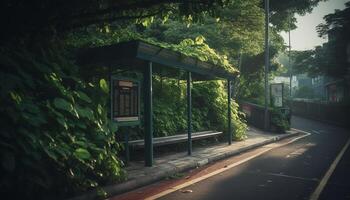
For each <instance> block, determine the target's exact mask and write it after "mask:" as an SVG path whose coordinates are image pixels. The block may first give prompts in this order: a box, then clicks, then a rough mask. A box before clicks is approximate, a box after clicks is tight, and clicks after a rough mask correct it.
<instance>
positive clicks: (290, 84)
mask: <svg viewBox="0 0 350 200" xmlns="http://www.w3.org/2000/svg"><path fill="white" fill-rule="evenodd" d="M290 24H291V19H290V16H289V23H288V25H289V30H288V42H289V45H288V47H289V52H288V65H289V70H290V73H289V76H290V77H289V96H290V100H292V79H293V67H292V65H291V64H290V53H291V49H292V46H291V42H290V27H291V26H290Z"/></svg>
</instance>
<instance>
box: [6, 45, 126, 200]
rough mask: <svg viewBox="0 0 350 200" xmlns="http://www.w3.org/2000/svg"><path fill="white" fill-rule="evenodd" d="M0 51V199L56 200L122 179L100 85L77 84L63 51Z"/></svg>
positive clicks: (112, 127)
mask: <svg viewBox="0 0 350 200" xmlns="http://www.w3.org/2000/svg"><path fill="white" fill-rule="evenodd" d="M26 49H27V48H26V47H22V46H21V47H18V48H15V47H2V48H1V49H0V51H1V53H0V56H1V58H0V62H1V64H0V66H1V74H0V76H1V77H0V82H1V84H0V88H1V93H0V95H1V100H0V102H1V103H0V104H1V108H0V113H1V121H2V125H1V128H0V129H1V131H0V138H1V142H0V156H1V166H0V170H1V171H2V174H3V175H2V177H1V182H0V188H1V193H2V194H1V195H2V196H6V195H10V196H11V197H12V198H14V199H16V198H21V199H27V198H28V199H56V198H57V199H62V198H63V197H66V196H67V195H68V196H72V195H73V194H75V193H76V192H79V191H84V190H87V189H90V188H95V187H98V186H100V185H105V184H107V183H108V182H111V181H117V180H120V179H122V178H123V171H122V169H121V166H122V162H121V161H120V160H119V159H118V158H117V153H118V149H119V145H118V144H117V143H116V141H115V137H114V132H115V131H116V126H115V124H113V123H111V122H109V120H108V118H107V113H106V100H107V99H108V86H107V83H106V81H105V80H103V79H101V80H99V81H98V82H89V83H88V82H84V81H83V80H82V79H81V77H80V76H79V74H78V71H77V66H76V65H74V64H73V63H72V62H70V61H69V59H68V58H67V56H66V54H64V50H63V49H57V48H52V47H51V48H47V47H45V48H42V49H41V50H39V51H34V50H33V49H32V50H31V51H28V50H26Z"/></svg>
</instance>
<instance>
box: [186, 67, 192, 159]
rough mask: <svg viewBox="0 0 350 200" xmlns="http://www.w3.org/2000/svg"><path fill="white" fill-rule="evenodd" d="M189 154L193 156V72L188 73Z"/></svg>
mask: <svg viewBox="0 0 350 200" xmlns="http://www.w3.org/2000/svg"><path fill="white" fill-rule="evenodd" d="M187 136H188V137H187V152H188V155H192V95H191V72H187Z"/></svg>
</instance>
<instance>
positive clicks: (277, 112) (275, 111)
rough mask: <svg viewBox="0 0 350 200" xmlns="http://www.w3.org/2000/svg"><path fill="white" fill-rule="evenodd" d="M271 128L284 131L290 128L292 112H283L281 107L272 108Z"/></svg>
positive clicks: (280, 131) (279, 131)
mask: <svg viewBox="0 0 350 200" xmlns="http://www.w3.org/2000/svg"><path fill="white" fill-rule="evenodd" d="M269 111H270V116H271V128H270V129H271V130H272V131H276V132H278V133H284V132H285V131H287V130H289V129H290V113H286V112H283V111H282V110H281V109H279V108H271V109H270V110H269Z"/></svg>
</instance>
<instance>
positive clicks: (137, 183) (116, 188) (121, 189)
mask: <svg viewBox="0 0 350 200" xmlns="http://www.w3.org/2000/svg"><path fill="white" fill-rule="evenodd" d="M297 134H299V132H297V131H295V130H290V131H287V133H286V134H283V135H278V136H275V137H273V138H270V139H268V140H265V141H263V142H259V143H256V144H253V145H250V146H246V147H242V148H240V149H237V150H234V151H230V152H226V153H223V154H216V155H214V156H211V157H209V158H198V157H197V158H198V159H199V160H197V161H194V162H190V163H188V164H186V165H184V166H179V167H177V166H174V165H169V167H168V169H167V171H159V172H158V173H157V174H154V175H152V176H145V177H144V178H142V179H131V180H129V181H126V182H123V183H119V184H115V185H109V186H105V187H102V189H103V190H104V191H105V192H106V193H107V194H108V195H107V196H108V197H111V196H115V195H118V194H122V193H125V192H128V191H131V190H134V189H136V188H140V187H143V186H146V185H149V184H151V183H154V182H157V181H159V180H162V179H164V178H166V177H169V176H171V175H174V174H176V173H180V172H184V171H188V170H191V169H194V168H197V167H201V166H204V165H207V164H209V163H212V162H215V161H219V160H222V159H225V158H228V157H231V156H235V155H238V154H240V153H243V152H246V151H249V150H252V149H255V148H257V147H261V146H264V145H267V144H270V143H273V142H276V141H279V140H282V139H286V138H289V137H293V136H295V135H297ZM193 157H196V156H193ZM94 199H98V195H97V191H96V190H93V191H91V192H87V194H84V195H81V196H77V197H74V198H70V199H68V200H94Z"/></svg>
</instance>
